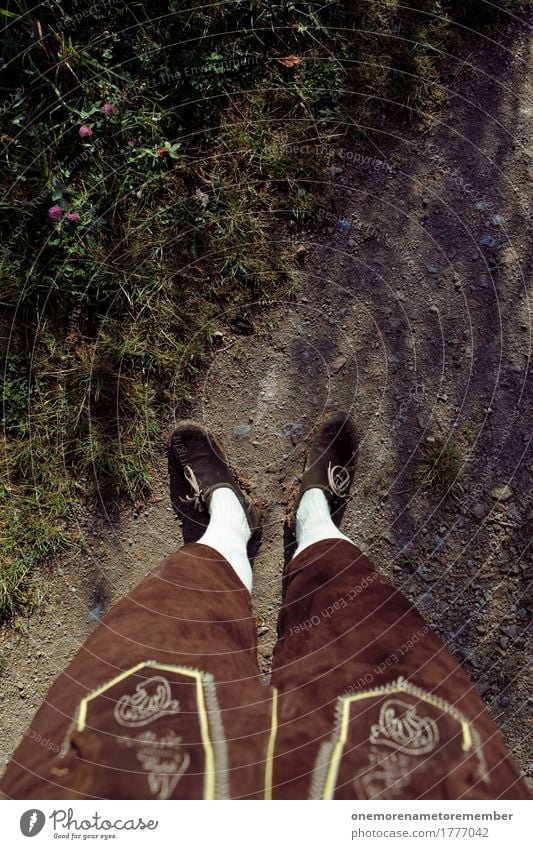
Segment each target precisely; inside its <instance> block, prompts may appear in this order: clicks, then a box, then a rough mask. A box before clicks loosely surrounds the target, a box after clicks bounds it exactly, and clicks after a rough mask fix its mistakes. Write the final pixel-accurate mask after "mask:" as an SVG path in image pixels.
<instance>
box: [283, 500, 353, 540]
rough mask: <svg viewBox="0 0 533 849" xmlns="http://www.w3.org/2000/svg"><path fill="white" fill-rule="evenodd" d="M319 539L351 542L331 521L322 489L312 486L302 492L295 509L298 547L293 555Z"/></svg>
mask: <svg viewBox="0 0 533 849" xmlns="http://www.w3.org/2000/svg"><path fill="white" fill-rule="evenodd" d="M321 539H346V540H348V542H351V540H350V539H348V537H347V536H345V534H341V532H340V531H339V529H338V527H337V526H336V525H335V523H334V522H333V519H332V518H331V513H330V512H329V505H328V502H327V499H326V496H325V495H324V492H323V490H321V489H320V488H319V487H312V489H308V490H307V492H304V494H303V495H302V500H301V501H300V503H299V505H298V510H297V511H296V540H297V542H298V548H297V549H296V551H295V552H294V557H296V556H297V555H298V554H300V552H302V551H303V550H304V548H307V547H308V546H309V545H313V543H314V542H319V541H320V540H321Z"/></svg>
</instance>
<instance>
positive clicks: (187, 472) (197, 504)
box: [179, 466, 205, 510]
mask: <svg viewBox="0 0 533 849" xmlns="http://www.w3.org/2000/svg"><path fill="white" fill-rule="evenodd" d="M183 474H184V476H185V480H186V481H187V483H188V484H189V486H190V487H191V489H192V494H191V495H186V496H185V498H182V496H181V495H180V496H179V498H180V501H188V502H190V501H192V503H193V504H192V506H193V507H194V509H195V510H203V509H204V500H205V499H204V494H203V492H202V488H201V486H200V483H199V481H198V478H197V477H196V475H195V474H194V471H193V470H192V468H191V466H184V467H183Z"/></svg>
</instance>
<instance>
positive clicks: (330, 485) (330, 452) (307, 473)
mask: <svg viewBox="0 0 533 849" xmlns="http://www.w3.org/2000/svg"><path fill="white" fill-rule="evenodd" d="M357 448H358V439H357V431H356V429H355V425H354V422H353V419H352V418H351V416H350V415H349V414H348V413H343V412H340V411H339V412H334V413H326V414H325V415H324V416H323V417H322V419H320V421H319V422H318V423H317V425H316V426H315V434H314V438H313V442H312V445H311V448H310V449H309V451H308V453H307V457H306V460H305V465H304V471H303V474H302V476H301V479H300V480H301V483H300V489H299V491H298V492H297V493H296V489H295V495H294V498H293V503H292V505H291V508H290V511H289V512H290V525H291V526H292V527H294V526H295V524H296V511H297V510H298V505H299V503H300V501H301V499H302V495H303V494H304V492H307V490H308V489H313V488H314V487H318V489H322V490H323V492H324V495H325V496H326V499H327V501H328V504H329V509H330V513H331V518H332V519H333V521H334V522H335V524H336V525H337V526H339V525H340V521H341V519H342V515H343V513H344V509H345V507H346V504H347V503H348V501H349V500H350V498H351V496H350V494H349V493H350V488H351V486H352V483H353V479H354V475H355V464H356V457H357Z"/></svg>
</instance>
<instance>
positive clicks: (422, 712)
mask: <svg viewBox="0 0 533 849" xmlns="http://www.w3.org/2000/svg"><path fill="white" fill-rule="evenodd" d="M361 702H365V707H364V713H363V715H362V716H361V718H360V720H359V721H358V722H357V723H356V725H355V729H356V731H357V729H360V728H361V723H364V727H365V728H366V729H367V731H366V734H364V735H362V737H361V739H360V740H359V741H357V740H356V742H355V745H352V747H351V748H350V750H349V753H348V754H347V753H346V751H345V748H346V744H347V743H348V742H349V738H350V719H351V718H352V719H353V716H351V713H352V707H353V706H355V707H356V708H357V707H360V705H359V703H361ZM355 715H357V713H356V714H355ZM352 742H353V741H352ZM438 747H440V749H439V750H443V748H444V747H447V752H448V754H447V758H446V760H443V761H442V764H441V761H440V760H439V761H437V762H433V761H432V760H431V755H432V753H435V751H436V750H437V748H438ZM468 753H473V754H474V755H475V756H476V758H477V776H478V777H479V778H480V779H481V780H483V781H488V777H487V773H486V764H485V760H484V757H483V754H482V750H481V745H480V740H479V735H478V734H477V732H476V731H475V729H474V728H473V727H472V726H471V725H470V723H469V722H468V721H467V719H466V718H465V716H464V715H463V714H462V713H461V712H460V711H459V710H457V708H455V707H454V706H453V705H450V704H449V703H448V702H446V701H445V700H444V699H441V698H439V697H438V696H435V695H432V694H431V693H428V692H426V691H425V690H423V689H422V688H420V687H416V686H415V685H413V684H411V683H410V682H409V681H407V680H406V679H405V678H403V677H400V678H398V680H397V681H394V682H391V683H390V684H387V685H385V686H384V687H379V688H375V689H371V690H366V691H364V692H362V693H358V694H355V695H351V696H342V697H340V698H339V699H338V700H337V705H336V721H335V729H334V732H333V734H332V736H331V738H330V740H329V741H327V742H326V743H323V744H322V746H321V748H320V750H319V753H318V756H317V760H316V763H315V768H314V770H313V775H312V780H311V788H310V798H312V799H333V798H335V794H336V791H337V790H338V789H340V788H343V787H347V786H349V787H350V796H351V797H352V798H353V797H354V796H355V797H356V798H362V799H371V798H382V799H383V798H390V799H394V798H398V797H400V796H401V795H402V790H403V788H405V787H406V786H409V784H410V783H411V782H412V780H413V778H414V776H415V774H416V773H418V774H419V775H420V772H421V771H423V770H426V769H428V770H430V777H429V778H428V784H431V783H435V782H436V781H438V780H439V778H443V777H445V774H443V775H442V776H440V775H439V769H441V771H442V770H443V769H445V768H446V764H450V762H451V761H450V758H451V759H452V760H453V761H454V762H455V763H461V762H462V761H463V760H464V758H465V757H466V756H467V755H468Z"/></svg>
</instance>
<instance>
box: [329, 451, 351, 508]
mask: <svg viewBox="0 0 533 849" xmlns="http://www.w3.org/2000/svg"><path fill="white" fill-rule="evenodd" d="M328 484H329V488H330V489H331V491H332V492H333V494H334V495H336V496H337V498H346V499H348V498H349V496H348V492H347V490H348V488H349V486H350V472H349V471H348V469H347V468H346V466H333V465H332V464H331V460H330V462H329V463H328Z"/></svg>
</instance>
